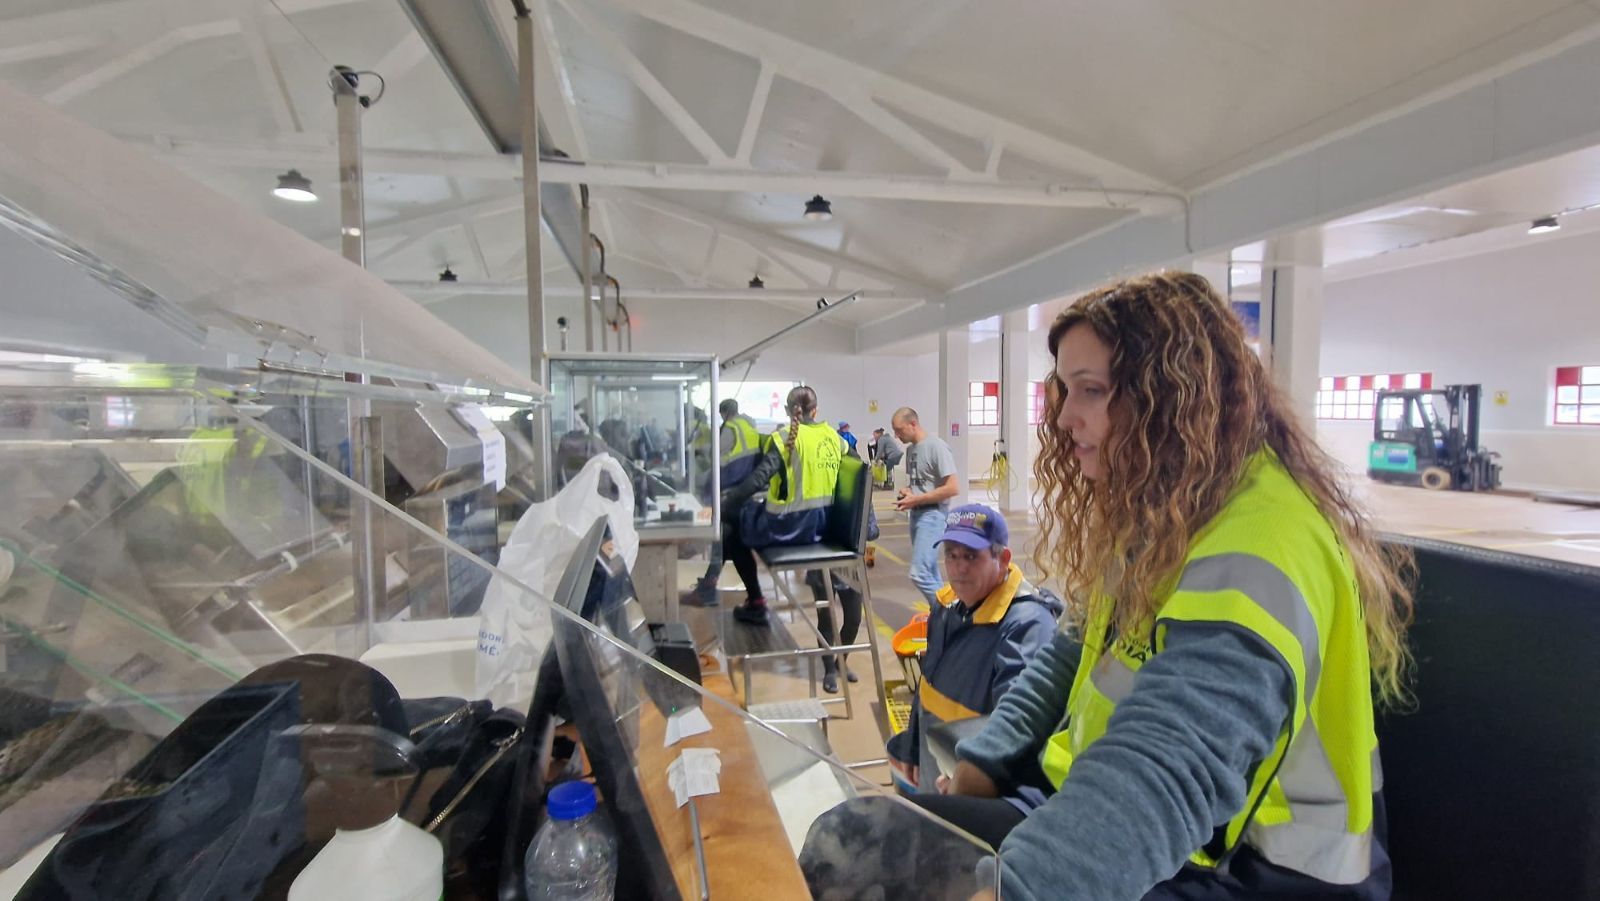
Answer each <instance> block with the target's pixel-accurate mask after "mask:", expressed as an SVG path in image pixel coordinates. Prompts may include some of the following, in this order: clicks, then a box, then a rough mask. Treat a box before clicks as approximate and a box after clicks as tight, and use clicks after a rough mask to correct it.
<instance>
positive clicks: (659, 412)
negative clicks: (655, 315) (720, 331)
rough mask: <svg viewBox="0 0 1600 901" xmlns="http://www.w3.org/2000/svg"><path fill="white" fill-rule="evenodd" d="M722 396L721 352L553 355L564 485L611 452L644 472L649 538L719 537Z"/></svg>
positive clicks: (643, 523)
mask: <svg viewBox="0 0 1600 901" xmlns="http://www.w3.org/2000/svg"><path fill="white" fill-rule="evenodd" d="M719 400H720V396H719V394H718V386H717V358H716V357H714V356H694V355H684V356H671V355H659V356H653V355H642V354H595V353H571V354H551V355H550V415H551V421H552V428H551V436H552V442H553V447H552V448H551V450H552V455H553V456H552V459H553V460H554V467H553V468H554V471H555V478H556V482H557V484H560V483H561V482H562V481H563V480H564V479H566V478H570V477H571V476H572V475H573V474H575V473H576V472H577V471H578V470H579V469H581V468H582V467H583V464H584V463H585V462H586V461H588V459H589V458H590V457H592V456H594V455H595V454H597V453H610V454H611V455H612V456H615V457H616V458H617V459H618V460H620V461H622V463H623V465H624V466H625V467H627V469H628V471H629V472H630V473H631V474H632V475H633V477H634V479H633V481H634V505H635V512H634V523H635V525H637V526H638V528H639V530H640V536H641V538H645V539H648V538H649V537H651V536H654V537H657V538H673V539H679V540H701V541H710V540H712V539H714V538H715V537H716V536H717V534H718V529H719V528H720V526H721V522H722V520H721V509H720V503H719V500H720V498H719V495H720V493H721V484H720V482H719V481H718V479H717V469H718V464H719V463H720V459H719V455H718V450H719V448H718V443H717V431H718V419H717V402H718V401H719Z"/></svg>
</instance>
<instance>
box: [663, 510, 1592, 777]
mask: <svg viewBox="0 0 1600 901" xmlns="http://www.w3.org/2000/svg"><path fill="white" fill-rule="evenodd" d="M1357 491H1358V494H1359V496H1360V497H1361V498H1362V499H1363V501H1364V502H1365V503H1366V504H1367V506H1368V509H1369V510H1370V511H1371V512H1372V514H1373V517H1374V520H1375V522H1376V523H1377V525H1378V527H1379V528H1380V529H1383V530H1385V531H1394V532H1400V533H1404V534H1408V535H1416V536H1421V537H1427V538H1433V539H1437V540H1442V541H1452V542H1460V543H1462V544H1470V545H1476V546H1478V547H1485V548H1492V549H1495V550H1504V551H1507V552H1510V553H1518V554H1528V555H1532V556H1538V557H1547V558H1551V559H1557V560H1566V561H1570V562H1575V563H1584V564H1589V565H1594V566H1600V509H1597V508H1593V507H1579V506H1573V505H1564V504H1545V503H1539V502H1535V501H1533V500H1532V499H1531V498H1528V497H1524V496H1517V495H1509V494H1481V495H1475V494H1466V493H1461V492H1432V491H1425V490H1423V489H1420V488H1405V487H1398V486H1391V485H1380V484H1376V483H1369V482H1362V483H1360V484H1359V485H1358V486H1357ZM969 498H970V499H971V500H972V501H975V502H980V503H982V502H988V503H994V500H993V498H992V497H989V496H988V495H987V493H986V489H985V488H984V487H983V486H982V485H973V486H972V487H971V489H970V492H969ZM874 506H875V509H876V511H877V515H878V522H879V526H880V529H881V531H882V535H881V537H880V538H879V539H878V540H877V541H876V542H874V544H875V545H876V546H877V549H878V550H877V563H876V566H875V567H874V568H873V569H872V570H871V586H872V614H873V615H872V620H871V624H870V625H871V627H872V628H873V629H874V631H875V633H876V637H877V640H878V649H879V660H880V662H881V665H882V671H883V674H884V678H886V679H890V680H893V679H898V678H902V673H901V667H900V664H899V662H898V661H897V660H896V658H895V656H894V653H893V650H892V649H891V648H890V646H889V639H890V637H891V636H892V635H893V634H894V632H895V631H896V630H897V629H899V628H900V627H901V626H903V625H905V624H906V623H907V622H909V621H910V619H911V617H912V615H914V614H915V613H917V612H919V611H923V610H926V609H927V607H926V603H925V602H924V601H923V599H922V597H921V595H920V594H918V593H917V591H916V589H915V588H914V587H913V586H912V584H911V581H910V578H909V574H908V564H907V561H908V560H909V558H910V556H911V539H910V524H909V522H908V520H907V518H906V516H905V515H904V514H900V513H896V512H895V511H894V509H893V502H892V494H890V493H888V492H879V493H878V494H877V495H876V496H875V503H874ZM1009 525H1010V528H1011V536H1012V548H1013V552H1014V553H1015V555H1016V559H1017V561H1018V563H1019V565H1021V566H1022V567H1023V571H1024V572H1025V573H1026V574H1027V575H1028V576H1029V577H1030V578H1037V569H1036V568H1035V567H1034V564H1033V561H1032V559H1031V557H1029V556H1028V554H1027V550H1028V548H1029V547H1030V546H1031V544H1032V541H1033V537H1034V535H1035V534H1036V532H1037V526H1036V523H1035V521H1034V519H1033V517H1032V516H1031V515H1027V514H1019V515H1013V516H1011V517H1009ZM702 571H703V564H698V565H697V562H695V561H685V563H684V566H683V568H682V570H681V572H682V576H683V580H682V583H683V584H684V585H685V586H688V585H689V584H691V583H692V581H693V579H694V577H695V576H697V575H699V573H700V572H702ZM763 581H764V582H766V581H767V577H766V575H765V574H764V573H763ZM722 588H723V592H722V597H723V603H724V604H736V603H738V602H739V601H740V600H741V599H742V598H743V594H744V592H743V589H742V588H741V587H739V585H738V579H737V577H735V576H734V574H733V572H732V569H731V567H730V568H729V569H728V570H727V572H726V573H725V575H724V577H723V580H722ZM766 594H767V597H768V598H769V599H771V598H774V597H776V596H777V595H776V594H775V592H774V591H773V590H771V589H770V588H769V589H768V590H767V592H766ZM683 610H684V616H685V619H687V620H688V621H689V622H690V624H691V626H692V627H693V628H694V630H695V632H696V634H697V635H701V636H706V637H709V636H710V635H712V634H714V626H713V624H712V620H711V619H710V617H709V616H708V615H707V611H705V610H700V609H697V608H690V607H684V608H683ZM866 625H867V624H865V623H864V624H863V628H865V626H866ZM791 632H792V633H793V634H794V635H795V636H796V638H797V640H802V642H803V643H804V644H810V639H809V638H805V636H808V635H810V630H809V629H808V628H806V627H805V626H803V625H798V624H796V625H792V626H791ZM858 640H859V641H864V640H866V636H865V635H863V636H861V637H860V638H859V639H858ZM862 656H863V655H861V654H857V655H854V658H861V657H862ZM854 658H853V659H852V660H851V668H852V669H853V670H855V672H856V673H857V675H858V676H859V677H860V679H861V681H860V682H858V683H856V684H854V685H849V684H847V683H845V682H844V681H843V680H841V683H840V687H841V688H842V689H847V690H849V691H851V692H852V697H853V701H854V704H855V717H854V718H853V719H852V720H840V719H835V720H833V721H831V722H830V724H829V740H830V742H831V744H832V746H833V748H834V751H835V753H836V755H837V756H838V757H839V758H840V759H841V760H844V761H856V760H864V759H871V758H878V757H882V756H883V740H884V736H885V735H886V732H885V731H884V728H885V727H884V726H883V725H882V710H881V699H880V696H879V692H878V691H877V686H876V685H875V684H874V682H873V678H872V668H871V664H870V661H869V660H867V659H854ZM737 690H738V689H737V687H736V691H737ZM753 694H755V696H756V700H757V701H758V702H767V701H773V700H784V699H791V698H803V697H806V696H807V695H808V694H809V687H808V680H807V678H806V673H805V670H804V668H803V667H801V666H799V665H793V664H786V663H777V664H770V663H769V664H765V665H763V666H761V667H759V668H758V669H757V670H756V676H755V680H754V691H753ZM832 709H833V710H834V711H835V712H836V713H840V714H842V708H840V707H835V708H832ZM860 772H861V775H863V776H865V777H866V778H868V779H871V780H873V781H875V782H878V783H880V784H888V772H887V768H885V767H882V766H878V767H871V768H864V769H862V770H861V771H860Z"/></svg>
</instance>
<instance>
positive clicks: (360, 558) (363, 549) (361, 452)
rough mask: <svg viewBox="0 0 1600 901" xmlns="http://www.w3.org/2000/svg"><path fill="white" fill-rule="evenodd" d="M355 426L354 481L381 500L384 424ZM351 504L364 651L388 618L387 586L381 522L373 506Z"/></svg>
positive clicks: (366, 421) (366, 420) (369, 419)
mask: <svg viewBox="0 0 1600 901" xmlns="http://www.w3.org/2000/svg"><path fill="white" fill-rule="evenodd" d="M354 424H355V429H354V431H355V433H356V434H357V435H359V436H360V441H359V443H357V444H356V445H355V447H353V448H352V449H351V458H350V459H351V464H352V467H353V468H354V470H355V473H356V479H357V481H359V482H360V483H361V484H362V485H363V486H364V487H365V488H366V489H367V490H368V491H371V492H372V493H373V494H375V495H377V496H378V497H383V480H384V472H383V420H382V419H381V418H380V417H377V416H363V417H361V418H359V419H357V420H355V423H354ZM354 500H355V501H356V509H355V510H354V511H353V512H354V513H355V520H356V521H355V523H354V525H355V535H354V536H353V537H354V539H355V542H354V550H355V579H356V601H357V602H358V603H359V604H360V605H361V606H360V610H361V618H362V621H363V624H364V626H365V628H366V643H365V647H363V650H365V649H366V648H370V647H372V645H373V643H374V642H375V641H376V640H377V624H378V622H379V621H380V620H381V619H382V618H384V617H386V616H387V615H388V610H387V607H388V603H387V601H388V597H389V585H388V574H387V573H386V571H385V570H386V567H385V566H384V556H385V555H384V543H383V519H382V518H381V517H380V516H379V514H378V510H377V509H376V507H377V505H376V504H375V503H374V502H372V501H369V500H367V499H366V498H365V497H361V496H359V495H358V496H356V497H355V498H354Z"/></svg>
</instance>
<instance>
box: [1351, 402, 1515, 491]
mask: <svg viewBox="0 0 1600 901" xmlns="http://www.w3.org/2000/svg"><path fill="white" fill-rule="evenodd" d="M1482 395H1483V386H1482V385H1446V386H1445V387H1443V388H1407V389H1404V390H1393V391H1379V392H1378V393H1377V395H1376V398H1375V399H1376V401H1377V403H1376V404H1375V405H1374V406H1373V420H1372V445H1371V447H1370V449H1369V450H1368V453H1367V475H1368V476H1369V477H1371V478H1373V479H1376V480H1377V481H1380V482H1393V483H1395V484H1400V485H1421V486H1422V487H1423V488H1428V489H1432V490H1434V491H1443V490H1445V489H1451V488H1453V489H1455V490H1457V491H1493V490H1494V489H1496V488H1498V487H1500V464H1499V463H1497V462H1495V461H1496V460H1498V459H1499V458H1500V455H1499V454H1497V453H1494V452H1493V451H1489V450H1485V449H1483V448H1481V447H1479V446H1478V406H1479V403H1480V401H1481V400H1482Z"/></svg>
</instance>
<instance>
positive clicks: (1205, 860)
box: [1039, 452, 1382, 885]
mask: <svg viewBox="0 0 1600 901" xmlns="http://www.w3.org/2000/svg"><path fill="white" fill-rule="evenodd" d="M1256 552H1259V553H1256ZM1269 557H1270V559H1269ZM1330 562H1331V563H1333V565H1330ZM1111 609H1112V605H1111V603H1110V602H1109V600H1108V599H1106V598H1104V597H1101V598H1098V599H1097V600H1096V602H1095V604H1094V608H1093V610H1092V611H1091V615H1090V618H1089V622H1088V623H1087V624H1086V629H1085V636H1084V639H1085V640H1084V653H1083V658H1082V660H1081V662H1080V664H1079V667H1078V672H1077V674H1076V675H1075V677H1074V679H1073V686H1072V693H1071V695H1070V698H1069V700H1068V704H1067V708H1068V709H1067V711H1066V714H1065V716H1064V717H1063V718H1062V722H1061V725H1060V726H1059V727H1058V728H1057V732H1056V734H1055V735H1053V736H1051V738H1050V739H1049V741H1047V742H1046V743H1045V747H1044V749H1043V751H1042V753H1041V754H1040V758H1039V762H1040V765H1041V767H1042V768H1043V769H1044V772H1045V775H1046V776H1047V777H1049V779H1050V781H1051V783H1052V784H1054V785H1055V786H1056V787H1057V788H1059V787H1060V786H1061V784H1062V783H1063V782H1064V781H1065V780H1066V778H1067V775H1068V773H1069V771H1070V769H1071V767H1072V760H1073V758H1074V757H1075V756H1076V755H1078V754H1082V753H1084V751H1085V750H1086V749H1087V748H1088V747H1089V746H1090V745H1091V744H1093V743H1094V742H1095V741H1096V740H1097V739H1099V737H1100V736H1101V735H1103V734H1105V731H1106V728H1107V724H1108V723H1109V721H1110V719H1111V714H1112V712H1113V711H1114V710H1115V709H1116V705H1117V704H1118V703H1119V702H1121V701H1123V700H1125V699H1126V698H1127V697H1128V696H1129V695H1131V694H1132V693H1133V691H1134V689H1135V687H1136V684H1137V673H1138V671H1139V669H1140V668H1141V667H1142V666H1143V664H1144V663H1145V662H1146V661H1148V660H1149V658H1150V657H1151V656H1152V655H1154V654H1157V653H1160V652H1161V650H1162V648H1163V647H1164V646H1165V643H1166V634H1167V626H1168V625H1170V624H1171V623H1174V622H1196V623H1222V624H1228V625H1231V626H1235V627H1239V628H1243V629H1245V630H1248V631H1249V632H1251V633H1252V634H1254V635H1256V636H1257V637H1259V638H1260V639H1261V640H1262V641H1264V642H1265V643H1266V644H1267V645H1268V646H1270V647H1271V648H1272V649H1273V651H1275V652H1276V653H1277V655H1278V656H1279V657H1280V658H1282V660H1283V661H1284V663H1285V665H1286V666H1287V667H1288V669H1289V671H1290V673H1291V674H1292V676H1293V679H1294V684H1295V687H1296V697H1295V703H1294V710H1293V713H1292V715H1291V718H1290V720H1289V722H1287V723H1285V725H1284V729H1283V731H1282V732H1281V733H1280V734H1279V736H1278V740H1277V742H1276V744H1275V745H1274V747H1273V749H1272V751H1271V752H1270V753H1269V754H1268V755H1267V757H1266V759H1265V760H1263V761H1261V763H1260V765H1259V766H1257V767H1256V768H1255V769H1254V771H1253V775H1252V777H1251V784H1250V786H1249V793H1248V795H1247V801H1246V804H1245V806H1244V809H1242V810H1241V811H1239V812H1238V813H1237V814H1236V815H1235V816H1234V817H1233V818H1232V819H1231V820H1229V822H1228V823H1227V824H1226V826H1225V827H1224V828H1223V829H1221V830H1219V831H1218V833H1217V834H1216V835H1215V836H1213V838H1212V840H1211V841H1210V842H1208V843H1207V844H1206V845H1205V847H1203V848H1201V849H1199V850H1197V851H1196V852H1195V853H1194V854H1193V855H1192V856H1191V861H1193V862H1194V863H1196V864H1199V865H1201V866H1212V867H1214V866H1216V865H1217V864H1218V863H1220V862H1221V861H1222V860H1224V859H1226V857H1227V856H1228V855H1229V854H1231V852H1232V851H1233V850H1234V849H1235V847H1236V846H1237V844H1238V843H1239V842H1240V841H1244V842H1247V843H1248V844H1250V845H1251V846H1253V847H1254V848H1255V849H1256V850H1257V851H1259V852H1261V853H1262V855H1263V856H1265V857H1266V858H1267V859H1268V860H1270V861H1272V862H1273V863H1274V864H1277V865H1280V866H1284V867H1287V868H1289V869H1292V870H1295V871H1297V872H1300V873H1304V874H1306V875H1309V876H1312V877H1314V878H1317V879H1320V880H1322V881H1324V882H1330V883H1335V884H1344V885H1348V884H1352V883H1356V882H1360V881H1362V880H1364V879H1366V878H1367V877H1368V876H1369V875H1370V872H1371V850H1372V793H1373V792H1374V791H1375V790H1377V788H1379V787H1380V786H1381V784H1382V773H1381V768H1380V765H1379V763H1378V756H1377V737H1376V734H1375V732H1374V731H1373V724H1372V706H1371V685H1370V680H1371V671H1370V667H1369V664H1368V660H1367V647H1366V632H1365V628H1364V624H1363V621H1362V616H1361V608H1360V603H1359V598H1358V594H1357V590H1356V583H1355V576H1354V571H1353V570H1352V569H1351V567H1350V564H1349V559H1348V556H1347V555H1346V554H1345V553H1344V550H1343V548H1342V547H1341V546H1340V545H1339V544H1338V541H1337V538H1336V537H1335V536H1334V533H1333V531H1332V529H1331V528H1330V527H1329V526H1328V524H1327V522H1326V521H1325V520H1324V519H1323V518H1322V517H1321V515H1320V514H1319V513H1317V512H1316V508H1315V507H1314V506H1313V505H1312V504H1311V502H1310V501H1309V500H1308V499H1306V498H1305V496H1304V494H1303V493H1302V492H1300V490H1299V487H1298V486H1297V485H1296V484H1295V483H1294V481H1293V480H1292V479H1291V478H1290V477H1289V475H1288V473H1287V472H1286V471H1284V470H1283V468H1282V466H1281V465H1280V464H1279V463H1278V461H1277V459H1276V457H1274V456H1272V455H1271V454H1270V453H1268V452H1263V453H1260V454H1257V455H1256V457H1255V458H1253V459H1252V461H1251V464H1250V466H1249V467H1248V468H1247V471H1246V474H1245V477H1244V478H1243V479H1242V480H1241V487H1240V489H1238V490H1236V492H1235V493H1234V495H1233V496H1232V497H1230V499H1229V502H1228V504H1227V505H1226V506H1225V507H1224V508H1223V510H1222V512H1220V513H1219V514H1218V515H1217V517H1216V518H1215V519H1213V520H1212V522H1210V523H1208V524H1207V525H1206V527H1205V528H1203V529H1201V531H1200V532H1199V533H1198V534H1197V535H1196V536H1195V539H1194V540H1193V542H1191V547H1190V556H1189V559H1188V561H1187V562H1186V565H1185V567H1184V569H1183V571H1182V573H1181V574H1180V576H1179V578H1178V580H1177V586H1176V588H1174V589H1173V590H1172V594H1171V595H1170V596H1169V597H1168V598H1166V599H1165V600H1164V601H1163V603H1162V604H1161V605H1160V609H1159V610H1158V612H1157V614H1156V625H1155V628H1154V629H1150V630H1147V631H1146V632H1144V633H1143V634H1140V635H1135V636H1116V637H1114V638H1113V639H1112V640H1110V641H1108V640H1107V632H1108V629H1109V626H1110V614H1111ZM1108 645H1109V646H1108Z"/></svg>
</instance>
